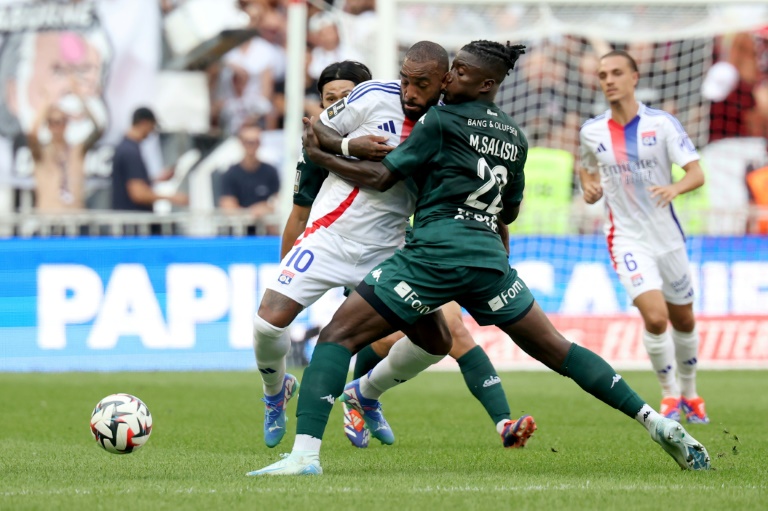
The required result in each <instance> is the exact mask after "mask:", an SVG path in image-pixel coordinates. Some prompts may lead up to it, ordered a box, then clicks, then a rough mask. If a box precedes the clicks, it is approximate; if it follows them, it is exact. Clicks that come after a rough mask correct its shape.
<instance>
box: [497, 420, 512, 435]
mask: <svg viewBox="0 0 768 511" xmlns="http://www.w3.org/2000/svg"><path fill="white" fill-rule="evenodd" d="M510 420H511V419H501V420H500V421H499V422H497V423H496V432H497V433H498V434H499V435H501V433H502V432H503V431H504V425H505V424H506V423H507V422H509V421H510Z"/></svg>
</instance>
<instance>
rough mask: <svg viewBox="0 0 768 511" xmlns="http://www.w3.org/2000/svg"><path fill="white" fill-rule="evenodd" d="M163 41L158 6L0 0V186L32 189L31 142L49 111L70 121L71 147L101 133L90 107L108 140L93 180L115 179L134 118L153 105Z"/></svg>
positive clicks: (93, 155)
mask: <svg viewBox="0 0 768 511" xmlns="http://www.w3.org/2000/svg"><path fill="white" fill-rule="evenodd" d="M160 35H161V30H160V9H159V8H158V5H157V0H109V1H104V0H81V1H78V2H71V1H68V0H66V1H61V0H0V184H3V183H12V184H13V185H14V186H16V187H20V188H31V187H32V179H31V176H32V159H31V158H32V157H31V154H30V152H29V150H28V149H27V147H26V146H25V144H24V134H25V133H27V132H29V131H30V128H31V127H32V126H33V124H34V121H35V119H36V118H37V117H38V116H39V115H40V114H41V112H42V111H43V110H44V109H45V108H46V106H47V105H49V104H53V105H56V106H58V107H59V108H60V109H61V110H62V111H64V112H66V113H67V114H69V116H70V122H69V123H68V125H67V131H66V133H65V136H66V138H67V140H68V141H69V142H70V143H71V144H79V143H82V142H84V141H85V139H86V138H88V136H90V134H91V133H92V132H93V131H94V129H95V128H96V127H95V126H94V122H93V121H92V120H91V118H90V116H89V115H87V114H86V112H85V109H84V108H85V106H87V108H88V111H89V112H90V114H91V115H92V116H93V118H94V119H95V122H96V123H97V124H98V129H99V130H101V131H103V132H104V135H103V136H102V138H101V143H100V145H99V146H98V147H96V148H95V149H92V150H91V151H90V152H89V154H88V157H87V158H86V161H85V173H86V177H89V178H99V177H109V176H110V175H111V171H112V168H111V159H112V153H113V148H114V146H115V145H116V144H117V142H119V141H120V139H121V138H122V135H123V133H124V132H125V131H126V130H127V128H128V127H129V126H130V121H131V114H132V112H133V110H134V109H135V108H136V107H138V106H146V105H151V104H152V99H153V97H154V94H155V91H156V80H157V75H158V72H159V68H160V60H161V50H162V46H161V40H160ZM41 136H43V137H45V133H41ZM150 160H151V158H150ZM92 181H93V179H92Z"/></svg>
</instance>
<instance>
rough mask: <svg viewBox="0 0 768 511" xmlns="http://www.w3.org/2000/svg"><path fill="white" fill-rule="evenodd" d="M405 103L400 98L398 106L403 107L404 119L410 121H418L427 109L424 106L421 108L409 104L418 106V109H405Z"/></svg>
mask: <svg viewBox="0 0 768 511" xmlns="http://www.w3.org/2000/svg"><path fill="white" fill-rule="evenodd" d="M405 105H406V104H405V103H404V102H403V100H402V99H401V100H400V107H401V108H402V109H403V114H405V117H406V119H410V120H411V121H418V120H419V119H420V118H421V116H422V115H424V113H425V112H426V111H427V109H426V108H422V107H420V106H419V105H409V106H419V109H418V110H412V111H409V110H406V109H405Z"/></svg>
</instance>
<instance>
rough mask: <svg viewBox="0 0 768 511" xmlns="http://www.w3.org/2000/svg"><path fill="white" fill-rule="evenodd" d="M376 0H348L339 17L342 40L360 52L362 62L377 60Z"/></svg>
mask: <svg viewBox="0 0 768 511" xmlns="http://www.w3.org/2000/svg"><path fill="white" fill-rule="evenodd" d="M377 20H378V17H377V16H376V0H346V2H344V12H343V13H342V15H341V18H340V19H339V33H340V35H341V41H342V43H344V44H345V45H347V46H350V47H352V48H355V49H356V50H357V51H359V52H360V54H361V58H362V59H363V60H362V62H374V61H375V60H376V41H377V37H376V29H377V26H376V23H377Z"/></svg>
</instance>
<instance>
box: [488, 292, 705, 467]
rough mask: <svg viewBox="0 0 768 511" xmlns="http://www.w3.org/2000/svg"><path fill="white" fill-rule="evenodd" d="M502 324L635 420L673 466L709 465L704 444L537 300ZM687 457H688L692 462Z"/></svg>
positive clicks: (520, 343)
mask: <svg viewBox="0 0 768 511" xmlns="http://www.w3.org/2000/svg"><path fill="white" fill-rule="evenodd" d="M502 329H503V330H504V331H505V332H506V333H507V334H508V335H509V336H510V337H511V338H512V339H513V340H514V341H515V343H517V344H518V346H520V347H521V348H522V349H523V350H524V351H525V352H526V353H528V354H529V355H531V356H532V357H534V358H535V359H537V360H539V361H541V362H543V363H544V364H545V365H546V366H547V367H549V368H550V369H552V370H554V371H556V372H558V373H560V374H562V375H563V376H567V377H569V378H571V379H572V380H573V381H575V382H576V384H577V385H579V387H581V388H582V389H583V390H585V391H586V392H588V393H590V394H592V395H593V396H595V397H596V398H598V399H599V400H601V401H602V402H604V403H606V404H607V405H609V406H611V407H613V408H616V409H617V410H619V411H621V412H623V413H624V414H626V415H628V416H629V417H632V418H634V419H635V420H637V421H638V422H639V423H640V424H642V425H643V426H644V427H645V428H646V429H647V430H648V431H649V433H650V435H651V438H653V440H655V441H656V442H658V443H659V444H660V445H661V446H662V448H663V449H664V450H665V451H666V452H667V453H668V454H669V455H670V456H672V458H674V460H675V462H677V464H678V465H680V466H681V467H683V468H688V469H691V470H704V469H708V468H710V466H709V455H708V454H707V451H706V449H705V448H704V446H703V445H701V444H700V443H699V442H697V441H695V440H694V439H693V438H691V437H690V435H689V434H688V433H687V432H686V431H685V429H683V427H682V426H681V425H680V424H679V423H678V422H676V421H673V420H671V419H667V418H664V417H662V416H661V415H660V414H659V413H658V412H657V411H655V410H654V409H653V408H651V407H650V406H648V404H647V403H646V402H645V401H644V400H643V399H641V398H640V396H638V395H637V394H636V393H635V391H634V390H632V389H631V388H630V386H629V385H628V384H627V383H626V382H625V381H624V379H623V378H622V377H621V375H620V374H618V373H616V371H615V370H614V369H613V368H612V367H611V366H610V365H609V364H608V363H607V362H606V361H605V360H603V359H602V358H601V357H600V356H598V355H597V354H595V353H593V352H591V351H589V350H587V349H585V348H582V347H581V346H578V345H576V344H573V343H571V342H568V341H567V340H566V339H565V338H564V337H563V336H562V335H561V334H560V333H559V332H558V331H557V330H556V329H555V327H554V326H553V325H552V323H551V322H550V321H549V319H548V318H547V316H546V315H545V314H544V312H543V311H542V310H541V307H539V306H538V304H536V303H534V304H533V306H532V308H531V309H530V310H529V312H528V313H526V315H525V316H524V317H523V318H522V319H520V320H519V321H517V322H515V323H512V324H508V325H504V327H503V328H502ZM678 427H679V428H680V429H677V428H678ZM690 456H693V458H692V460H691V461H689V457H690ZM681 460H682V463H681Z"/></svg>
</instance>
